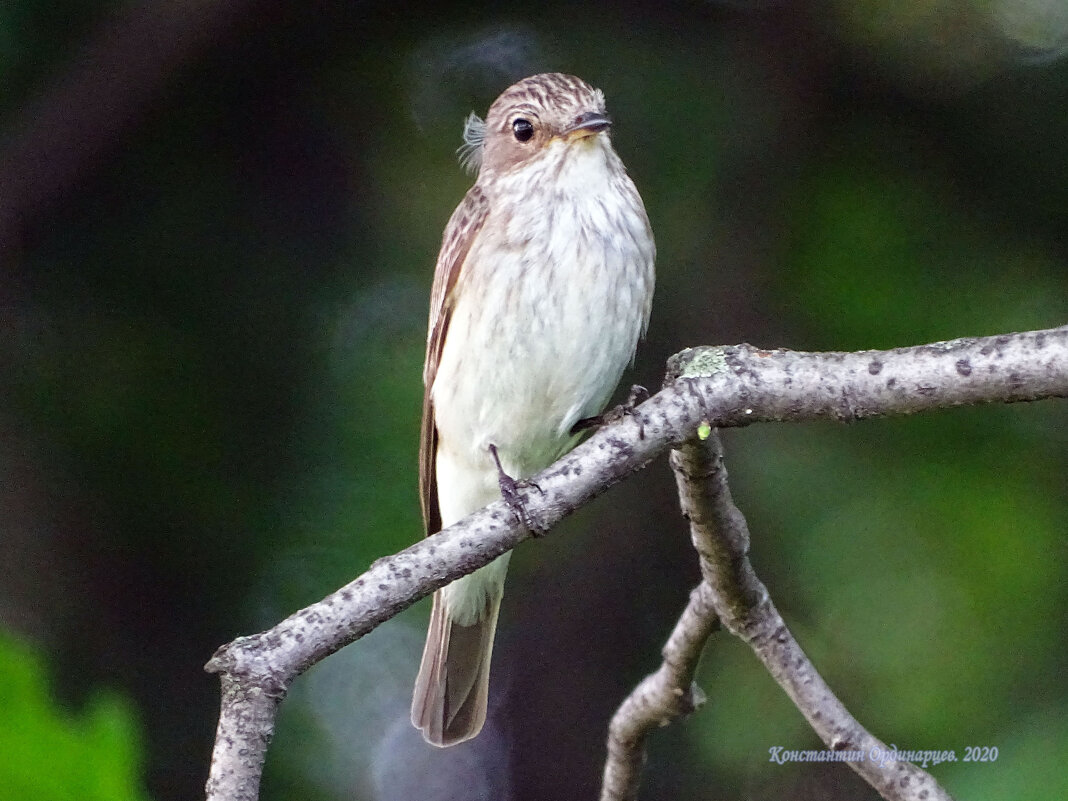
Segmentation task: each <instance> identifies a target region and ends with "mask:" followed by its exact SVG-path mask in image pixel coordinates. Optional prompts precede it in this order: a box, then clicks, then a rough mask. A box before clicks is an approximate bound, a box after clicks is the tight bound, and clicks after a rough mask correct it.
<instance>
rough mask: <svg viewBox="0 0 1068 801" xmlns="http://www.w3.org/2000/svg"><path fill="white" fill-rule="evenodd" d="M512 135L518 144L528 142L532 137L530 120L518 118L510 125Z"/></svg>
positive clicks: (532, 127)
mask: <svg viewBox="0 0 1068 801" xmlns="http://www.w3.org/2000/svg"><path fill="white" fill-rule="evenodd" d="M512 133H513V134H515V138H516V139H518V140H519V141H520V142H529V141H530V137H532V136H533V135H534V125H533V123H531V121H530V120H524V119H523V118H522V117H520V118H519V119H518V120H516V121H515V122H513V123H512Z"/></svg>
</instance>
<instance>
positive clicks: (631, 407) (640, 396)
mask: <svg viewBox="0 0 1068 801" xmlns="http://www.w3.org/2000/svg"><path fill="white" fill-rule="evenodd" d="M647 400H649V390H647V389H646V388H645V387H643V386H641V385H640V384H635V385H634V386H632V387H631V388H630V394H629V395H627V400H626V401H624V402H623V403H621V404H619V406H616V407H615V408H614V409H609V410H608V411H607V412H602V413H601V414H598V415H595V416H594V417H583V418H582V419H581V420H579V421H578V422H577V423H575V425H573V426H571V433H572V434H573V435H574V434H578V433H579V432H580V431H586V430H588V429H590V428H600V427H601V426H606V425H608V424H609V423H618V422H619V421H620V420H622V419H623V418H624V417H633V418H634V420H635V421H636V422H637V423H638V439H645V421H644V420H643V419H642V416H641V413H640V412H639V411H638V405H639V404H642V403H645V401H647Z"/></svg>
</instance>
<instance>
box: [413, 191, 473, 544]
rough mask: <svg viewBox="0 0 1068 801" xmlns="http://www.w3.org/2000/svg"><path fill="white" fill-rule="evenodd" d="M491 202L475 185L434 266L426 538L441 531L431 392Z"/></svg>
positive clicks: (424, 480)
mask: <svg viewBox="0 0 1068 801" xmlns="http://www.w3.org/2000/svg"><path fill="white" fill-rule="evenodd" d="M488 213H489V203H488V202H487V201H486V195H485V193H484V192H483V191H482V189H481V188H480V187H479V186H478V184H475V185H474V186H472V187H471V189H470V190H469V191H468V192H467V194H466V195H465V196H464V199H463V201H462V202H461V203H460V205H459V206H457V207H456V211H454V212H453V213H452V217H450V218H449V224H448V225H447V226H445V234H444V236H443V237H442V242H441V252H440V253H439V254H438V263H437V265H436V266H435V267H434V285H433V288H432V289H431V290H430V326H429V332H428V333H427V341H426V362H425V363H424V364H423V385H424V387H425V391H424V394H423V430H422V434H421V436H420V438H419V498H420V501H421V503H422V507H423V525H424V527H425V528H426V536H428V537H429V536H430V535H431V534H436V533H437V532H439V531H441V511H440V509H439V508H438V486H437V478H436V476H435V471H434V462H435V459H436V457H437V450H438V430H437V426H436V425H435V424H434V402H433V397H432V393H431V390H432V389H433V388H434V378H435V377H436V376H437V373H438V362H439V361H440V360H441V350H442V348H443V347H444V346H445V334H446V332H447V331H448V328H449V319H450V317H451V316H452V309H453V306H454V305H455V299H454V297H453V290H454V289H455V287H456V283H457V281H458V280H459V278H460V273H461V272H462V270H463V265H464V261H465V260H466V258H467V254H468V252H469V251H470V250H471V243H472V242H474V240H475V237H476V236H477V235H478V232H479V231H480V230H482V226H483V225H484V224H485V222H486V215H487V214H488Z"/></svg>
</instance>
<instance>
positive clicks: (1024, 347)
mask: <svg viewBox="0 0 1068 801" xmlns="http://www.w3.org/2000/svg"><path fill="white" fill-rule="evenodd" d="M670 378H671V383H670V384H669V386H668V387H666V388H665V389H664V390H662V391H661V392H659V393H657V394H656V395H655V396H653V397H652V398H650V399H649V400H648V401H646V402H645V403H643V404H642V405H641V406H640V407H639V408H638V411H639V414H637V415H631V416H627V417H625V418H624V419H623V420H621V421H620V422H618V423H616V424H613V425H610V426H607V427H605V428H603V429H601V430H599V431H597V432H596V433H595V434H594V435H593V436H591V437H590V439H589V440H588V441H587V442H585V443H584V444H582V445H580V446H579V447H578V448H576V449H575V450H573V451H571V453H569V454H567V455H566V456H564V457H563V458H562V459H561V460H560V461H558V462H557V463H556V464H554V465H552V466H551V467H550V468H548V469H547V470H545V471H543V472H542V473H539V474H538V475H536V476H534V477H533V479H532V481H531V484H532V486H536V488H537V489H536V490H530V489H524V490H521V491H520V500H521V502H522V503H523V506H524V507H525V508H526V510H527V514H528V516H529V517H530V519H531V523H532V525H533V526H534V527H535V528H537V529H538V530H540V531H547V530H548V529H549V528H551V527H552V526H553V525H554V524H555V523H557V522H558V521H559V520H560V519H562V518H563V517H565V516H566V515H568V514H571V513H572V512H573V511H575V510H576V509H577V508H579V507H581V506H583V505H584V504H585V503H587V502H588V501H589V500H591V499H592V498H593V497H595V496H596V495H598V494H600V493H602V492H604V491H605V490H606V489H608V488H609V487H610V486H612V485H613V484H615V483H616V482H618V481H619V480H621V479H622V478H624V477H626V476H627V475H630V474H631V473H633V472H635V471H636V470H639V469H641V468H642V467H644V466H645V465H646V464H648V463H649V462H650V461H651V460H652V459H654V458H656V456H658V455H659V454H661V453H663V452H664V451H665V450H667V449H668V448H669V447H672V446H675V445H679V444H681V443H683V442H685V441H687V440H689V439H690V438H691V437H692V436H693V435H694V432H695V431H696V430H697V429H698V427H699V426H701V425H703V424H708V425H713V426H719V427H726V426H739V425H748V424H750V423H754V422H758V421H772V420H774V421H784V420H814V419H827V418H830V419H839V420H842V419H845V420H853V419H859V418H861V417H870V416H875V415H893V414H911V413H914V412H918V411H922V410H924V409H933V408H944V407H948V406H955V405H961V404H965V403H993V402H1012V401H1024V400H1037V399H1039V398H1051V397H1068V327H1062V328H1057V329H1051V330H1048V331H1033V332H1029V333H1024V334H1012V335H1007V336H999V337H986V338H982V339H969V340H954V341H953V342H945V343H935V344H933V345H924V346H920V347H915V348H900V349H897V350H893V351H866V352H862V353H838V354H821V353H796V352H791V351H781V350H780V351H762V350H759V349H757V348H753V347H751V346H749V345H740V346H736V347H725V348H699V349H693V350H688V351H684V352H683V353H682V354H679V355H678V356H676V357H673V359H672V361H671V373H670ZM527 536H528V532H527V531H526V529H521V528H520V526H519V524H518V523H517V522H516V521H515V518H514V516H513V515H512V514H511V512H510V511H509V510H508V508H507V507H506V506H505V504H504V503H503V502H502V501H498V502H496V503H493V504H490V505H489V506H487V507H486V508H485V509H482V510H480V511H479V512H476V513H475V514H473V515H470V516H469V517H467V518H465V519H464V520H462V521H460V522H459V523H456V524H455V525H453V526H450V527H449V528H448V529H446V530H444V531H442V532H441V533H439V534H436V535H434V536H433V537H430V538H427V539H425V540H420V541H419V542H417V543H416V544H415V545H413V546H411V547H410V548H407V549H405V550H404V551H401V552H400V553H398V554H395V555H393V556H389V557H386V558H383V559H379V560H378V561H377V562H375V563H374V564H373V565H372V566H371V568H370V569H369V570H368V571H367V572H366V573H365V574H364V575H363V576H361V577H360V578H358V579H356V580H355V581H354V582H352V583H351V584H348V585H346V586H345V587H343V588H341V589H340V590H338V591H337V592H335V593H333V594H332V595H330V596H328V597H327V598H325V599H324V600H322V601H320V602H318V603H316V604H312V605H311V606H309V607H307V608H305V609H303V610H301V611H299V612H297V613H295V614H293V615H291V616H290V617H289V618H287V619H286V620H284V621H282V622H281V623H279V624H278V625H277V626H275V627H274V628H272V629H270V630H269V631H266V632H263V633H261V634H257V635H253V636H251V637H241V638H239V639H237V640H235V641H234V642H232V643H230V644H228V645H226V646H223V647H222V648H220V649H219V650H218V652H216V654H215V656H214V657H212V659H211V660H210V661H209V662H208V664H207V666H206V669H207V670H209V671H211V672H214V673H219V674H221V679H222V685H223V710H222V714H221V716H220V722H219V729H218V733H217V738H216V747H215V752H214V754H213V758H212V769H211V775H210V778H209V780H208V785H207V794H208V798H209V799H210V800H211V801H222V799H226V801H254V800H255V799H256V798H257V797H258V793H259V781H260V774H261V771H262V767H263V761H264V758H265V756H266V751H267V746H268V744H269V742H270V739H271V735H272V733H273V731H274V718H275V713H276V710H277V705H278V702H279V701H280V699H281V698H283V697H284V695H285V693H286V691H287V689H288V688H289V685H290V684H291V683H292V681H293V679H294V678H296V677H297V676H298V675H299V674H300V673H302V672H303V671H304V670H306V669H307V668H309V667H310V666H311V665H313V664H315V663H316V662H318V661H320V660H322V659H324V658H325V657H326V656H328V655H329V654H331V653H333V652H335V651H337V650H338V649H340V648H342V647H343V646H345V645H347V644H349V643H350V642H353V641H354V640H357V639H359V638H360V637H362V636H363V635H364V634H366V633H367V632H369V631H371V630H372V629H373V628H375V627H376V626H378V625H379V624H381V623H382V622H384V621H386V620H388V619H389V618H391V617H393V616H394V615H396V614H398V613H399V612H401V611H402V610H404V609H406V608H407V607H408V606H410V605H411V604H412V603H414V602H415V601H417V600H419V599H420V598H423V597H424V596H426V595H429V594H430V593H431V592H433V591H434V590H435V589H437V588H438V587H441V586H443V585H445V584H447V583H448V582H450V581H452V580H454V579H456V578H459V577H460V576H462V575H466V574H468V573H471V572H472V571H474V570H475V569H477V568H479V567H481V566H482V565H485V564H487V563H489V562H490V561H491V560H492V559H494V558H495V557H497V556H499V555H500V554H502V553H504V552H505V551H507V550H509V549H510V548H513V547H515V546H516V545H517V544H519V543H520V542H521V541H522V540H524V539H525V538H526V537H527ZM679 681H680V683H679V684H677V685H676V686H682V684H688V682H686V681H685V679H684V678H683V679H680V680H679ZM684 692H685V690H684Z"/></svg>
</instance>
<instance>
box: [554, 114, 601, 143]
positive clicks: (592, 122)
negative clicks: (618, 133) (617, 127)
mask: <svg viewBox="0 0 1068 801" xmlns="http://www.w3.org/2000/svg"><path fill="white" fill-rule="evenodd" d="M611 125H612V120H610V119H609V118H608V115H607V114H601V113H600V112H597V111H584V112H582V113H581V114H579V115H578V117H576V118H575V122H574V123H572V124H571V126H570V127H569V128H567V129H566V130H565V131H564V138H565V139H567V140H569V141H570V140H573V139H585V138H586V137H587V136H593V135H594V134H598V133H600V132H601V131H607V130H608V128H609V127H610V126H611Z"/></svg>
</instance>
